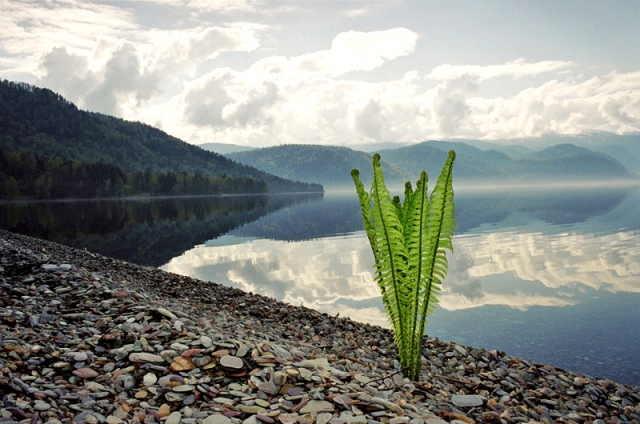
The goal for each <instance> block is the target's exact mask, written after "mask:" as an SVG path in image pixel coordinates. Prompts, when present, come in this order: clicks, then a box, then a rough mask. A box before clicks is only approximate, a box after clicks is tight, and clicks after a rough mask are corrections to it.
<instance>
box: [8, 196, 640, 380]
mask: <svg viewBox="0 0 640 424" xmlns="http://www.w3.org/2000/svg"><path fill="white" fill-rule="evenodd" d="M37 205H39V206H37ZM80 205H85V206H79V205H78V204H77V203H76V204H74V206H73V207H65V206H64V205H42V204H27V205H2V206H1V207H0V223H2V227H3V228H5V229H8V230H10V231H14V232H19V233H24V234H29V235H34V236H36V237H41V238H49V239H52V240H54V241H58V242H61V243H63V244H68V245H71V246H74V247H80V248H87V249H88V250H89V251H94V252H97V253H102V254H105V255H108V256H113V257H117V258H120V259H124V260H128V261H131V262H135V263H140V264H144V265H152V266H161V268H162V269H165V270H167V271H171V272H176V273H180V274H185V275H189V276H192V277H197V278H200V279H203V280H208V281H215V282H218V283H221V284H225V285H229V286H234V287H239V288H242V289H243V290H247V291H252V292H256V293H260V294H264V295H267V296H271V297H275V298H277V299H279V300H284V301H286V302H289V303H291V304H294V305H300V304H303V305H304V306H307V307H311V308H314V309H318V310H320V311H323V312H327V313H329V314H332V315H336V314H338V313H339V314H340V316H349V317H351V318H353V319H354V320H358V321H364V322H369V323H373V324H378V325H382V326H386V325H387V321H386V318H385V315H384V311H383V310H382V306H381V302H380V295H379V291H378V288H377V286H376V284H375V282H374V281H373V268H372V266H373V258H372V255H371V252H370V249H369V245H368V242H367V240H366V236H365V235H364V232H363V231H362V223H361V218H360V216H359V211H358V204H357V199H356V198H355V197H354V195H353V194H352V193H347V194H331V193H329V194H325V195H324V196H317V195H316V196H310V197H309V196H276V197H274V198H266V197H260V198H240V199H238V198H236V199H235V200H232V199H220V198H217V199H216V198H211V199H173V200H172V199H164V200H138V201H113V202H81V203H80ZM456 207H457V220H458V231H457V233H456V237H455V238H454V248H455V252H454V254H453V255H451V256H450V265H449V275H448V277H447V279H446V280H445V283H444V286H443V291H442V294H441V296H440V299H441V303H440V306H439V307H438V310H437V311H436V313H435V314H434V315H432V316H431V317H430V320H429V321H430V326H429V327H428V328H427V333H428V334H429V335H430V336H431V337H438V338H440V339H442V340H454V341H456V342H459V343H462V344H467V345H472V346H478V347H485V348H490V349H498V350H503V351H505V352H507V353H508V354H509V355H513V356H519V357H523V358H527V359H531V360H533V361H538V362H543V363H549V364H551V365H554V366H558V367H561V368H565V369H568V370H572V371H576V372H581V373H586V374H589V375H593V376H595V377H602V378H611V379H613V380H616V381H619V382H622V383H628V384H634V385H640V371H638V370H640V358H639V357H638V355H637V352H639V351H640V337H638V335H637V330H636V329H637V328H640V308H638V306H640V220H639V219H638V218H637V217H638V216H640V195H639V194H638V192H637V190H630V189H620V190H606V191H605V190H588V189H576V190H572V191H568V192H567V191H562V190H556V191H553V192H546V193H545V192H542V193H538V192H512V191H510V192H505V191H502V192H500V191H497V192H483V193H480V194H472V193H466V192H461V193H459V194H457V195H456ZM74 223H75V225H74Z"/></svg>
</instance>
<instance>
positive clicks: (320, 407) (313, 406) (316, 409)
mask: <svg viewBox="0 0 640 424" xmlns="http://www.w3.org/2000/svg"><path fill="white" fill-rule="evenodd" d="M334 409H335V408H334V406H333V404H331V403H329V402H327V401H324V400H311V401H309V402H308V403H307V404H306V405H305V406H303V407H302V409H301V410H300V413H301V414H307V413H316V414H317V413H320V412H333V410H334Z"/></svg>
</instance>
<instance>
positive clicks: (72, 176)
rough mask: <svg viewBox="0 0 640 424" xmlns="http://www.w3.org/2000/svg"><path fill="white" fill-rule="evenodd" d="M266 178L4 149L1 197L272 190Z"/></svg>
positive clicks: (0, 155) (0, 170)
mask: <svg viewBox="0 0 640 424" xmlns="http://www.w3.org/2000/svg"><path fill="white" fill-rule="evenodd" d="M266 192H268V185H267V183H266V182H265V181H261V180H256V179H253V178H243V177H237V176H226V175H223V176H221V177H213V176H209V175H204V174H202V173H194V174H189V173H186V172H161V173H156V172H151V170H150V169H149V168H147V169H145V170H144V171H143V172H138V171H123V170H122V169H120V168H118V167H116V166H113V165H110V164H106V163H101V162H96V163H85V162H79V161H72V160H62V159H57V158H49V157H39V156H32V155H27V154H23V153H19V152H13V151H9V150H0V199H4V200H8V199H56V198H94V197H118V196H130V195H154V196H157V195H171V196H175V195H206V194H209V195H210V194H231V193H242V194H248V193H266Z"/></svg>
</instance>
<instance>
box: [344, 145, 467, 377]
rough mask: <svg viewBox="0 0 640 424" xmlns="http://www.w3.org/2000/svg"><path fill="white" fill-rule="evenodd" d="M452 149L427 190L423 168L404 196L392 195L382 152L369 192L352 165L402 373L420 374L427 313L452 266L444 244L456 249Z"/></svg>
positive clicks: (374, 167) (376, 157) (378, 158)
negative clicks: (430, 191) (384, 172)
mask: <svg viewBox="0 0 640 424" xmlns="http://www.w3.org/2000/svg"><path fill="white" fill-rule="evenodd" d="M455 158H456V154H455V152H454V151H453V150H451V151H450V152H449V155H448V157H447V159H446V161H445V163H444V166H443V168H442V171H441V172H440V176H439V177H438V181H437V183H436V185H435V187H434V189H433V191H432V193H431V195H430V196H429V195H428V192H427V182H428V176H427V173H426V172H425V171H422V173H421V174H420V179H419V180H418V181H417V183H416V188H415V189H413V188H412V186H411V182H409V181H407V182H406V184H405V191H404V200H403V202H400V198H399V197H398V196H395V197H394V198H391V196H390V194H389V191H388V190H387V187H386V186H385V183H384V176H383V173H382V168H381V166H380V155H379V154H377V153H376V154H375V155H374V156H373V181H372V183H371V191H370V193H367V192H366V191H365V189H364V185H363V184H362V182H361V181H360V172H359V171H358V170H357V169H354V170H352V171H351V176H352V178H353V181H354V183H355V185H356V191H357V193H358V198H359V200H360V209H361V211H362V218H363V221H364V229H365V232H366V233H367V237H368V238H369V243H370V244H371V249H372V250H373V256H374V258H375V267H376V271H377V272H376V281H377V283H378V285H379V287H380V291H381V292H382V303H383V305H384V308H385V311H386V313H387V316H388V317H389V320H390V321H391V325H392V327H393V336H394V340H395V342H396V345H397V347H398V352H399V356H400V364H401V366H402V373H403V375H404V376H405V377H408V378H410V379H412V380H419V378H420V365H421V363H420V358H421V356H422V340H423V337H424V331H425V325H426V324H427V319H426V317H427V315H429V314H431V313H433V311H434V308H435V304H436V303H437V302H438V297H437V296H438V293H439V292H440V286H441V284H442V280H443V279H444V278H445V276H446V274H447V270H448V262H447V256H446V251H445V249H448V250H450V251H452V252H453V245H452V243H451V239H452V237H453V233H454V231H455V228H456V222H455V216H454V203H453V186H452V183H453V179H452V172H453V163H454V161H455Z"/></svg>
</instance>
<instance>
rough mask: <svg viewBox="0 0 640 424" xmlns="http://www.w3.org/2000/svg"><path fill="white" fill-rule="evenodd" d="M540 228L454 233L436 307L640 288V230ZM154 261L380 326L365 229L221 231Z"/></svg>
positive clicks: (524, 303)
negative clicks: (289, 234) (268, 233)
mask: <svg viewBox="0 0 640 424" xmlns="http://www.w3.org/2000/svg"><path fill="white" fill-rule="evenodd" d="M540 225H541V223H540V222H537V223H532V224H529V225H528V226H525V227H518V229H517V230H497V231H495V230H493V231H491V232H479V233H476V234H466V235H463V236H457V237H455V238H454V248H455V253H454V254H453V255H450V256H449V257H450V265H449V274H448V277H447V279H446V280H445V282H444V287H443V292H442V294H441V296H440V307H442V308H444V309H447V310H450V311H453V310H461V309H469V308H477V307H481V306H484V305H503V306H508V307H510V308H516V309H519V310H527V309H528V308H530V307H533V306H556V307H557V306H570V305H576V304H578V303H580V299H583V298H584V296H592V295H595V294H594V293H597V291H598V290H601V291H607V292H613V293H617V292H633V293H640V282H639V278H638V277H639V276H640V232H637V231H627V232H619V233H613V234H603V235H595V234H594V233H585V234H582V233H573V232H572V233H569V232H567V233H559V234H544V232H543V231H540ZM542 225H544V224H542ZM162 268H163V269H165V270H167V271H170V272H174V273H178V274H184V275H189V276H192V277H196V278H200V279H202V280H207V281H214V282H217V283H221V284H224V285H229V286H233V287H238V288H240V289H243V290H245V291H251V292H254V293H259V294H263V295H265V296H269V297H274V298H276V299H279V300H282V301H285V302H288V303H291V304H294V305H300V304H304V305H305V306H307V307H310V308H314V309H317V310H320V311H322V312H326V313H328V314H332V315H335V314H337V313H340V315H341V316H349V317H351V318H352V319H354V320H356V321H363V322H369V323H372V324H377V325H382V326H388V324H387V319H386V316H385V314H384V311H383V310H382V305H381V301H380V299H379V298H380V293H379V290H378V287H377V285H376V284H375V282H374V280H373V278H374V268H373V255H372V253H371V251H370V247H369V244H368V241H367V239H366V236H365V234H364V232H357V233H354V234H350V235H346V236H335V237H326V238H320V239H315V240H308V241H300V242H286V241H275V240H264V239H260V240H255V239H247V238H241V237H235V236H224V237H221V238H219V239H216V240H212V241H211V242H210V243H207V244H205V245H202V246H197V247H195V248H193V249H192V250H189V251H187V252H185V253H184V254H183V255H181V256H179V257H176V258H174V259H172V260H171V261H170V262H169V263H168V264H166V265H165V266H163V267H162Z"/></svg>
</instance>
